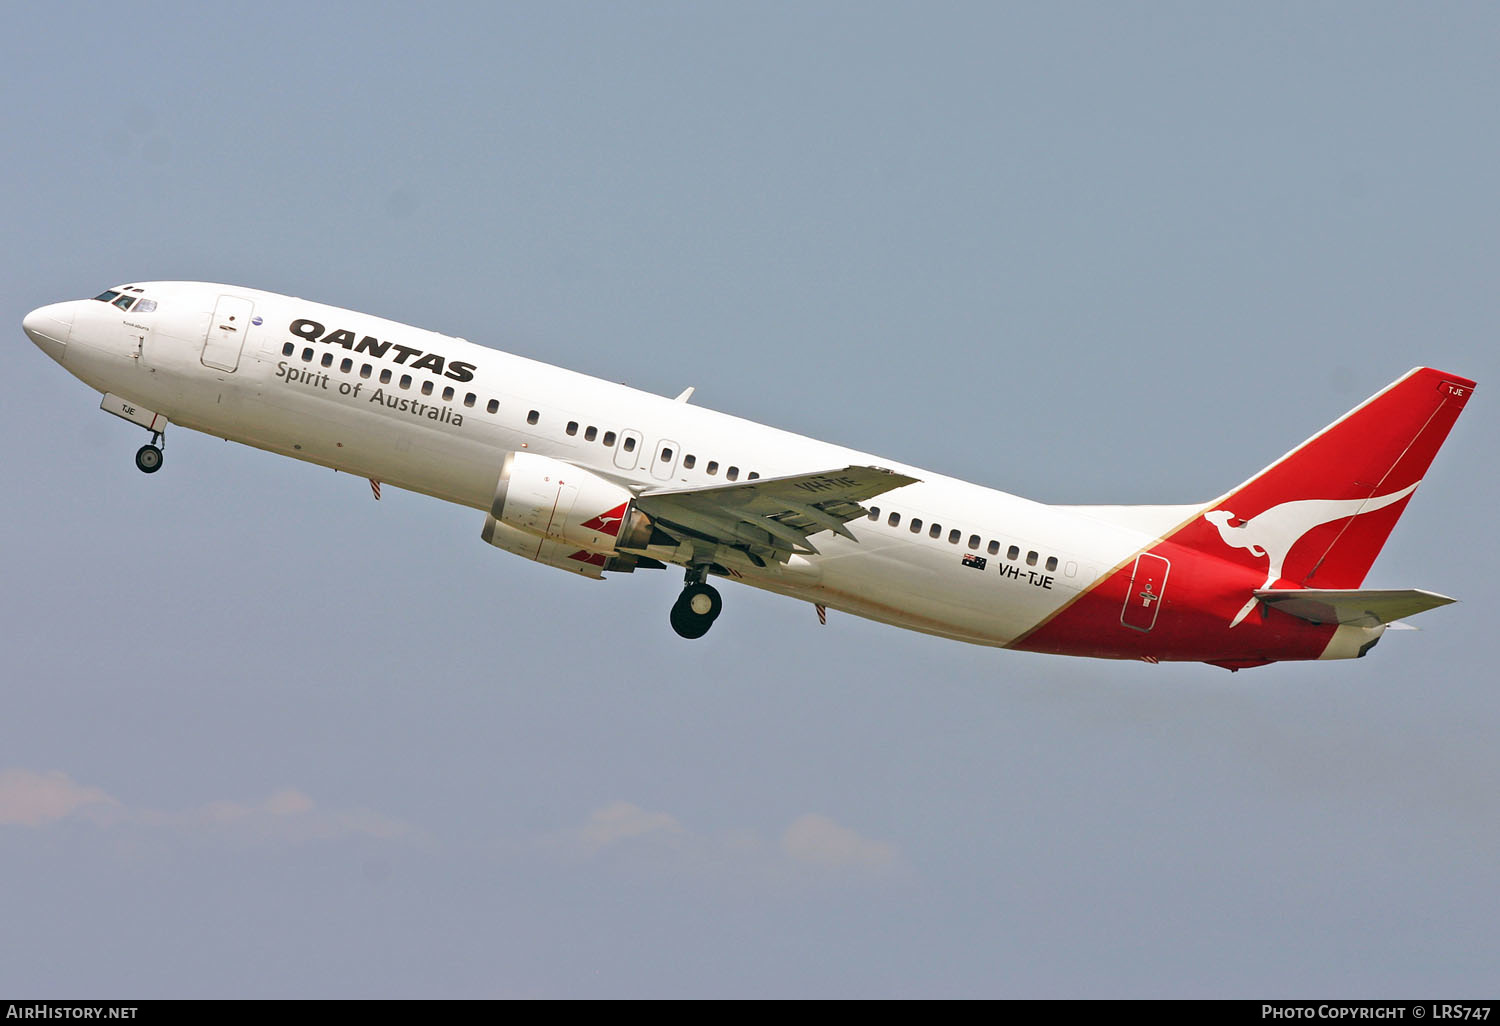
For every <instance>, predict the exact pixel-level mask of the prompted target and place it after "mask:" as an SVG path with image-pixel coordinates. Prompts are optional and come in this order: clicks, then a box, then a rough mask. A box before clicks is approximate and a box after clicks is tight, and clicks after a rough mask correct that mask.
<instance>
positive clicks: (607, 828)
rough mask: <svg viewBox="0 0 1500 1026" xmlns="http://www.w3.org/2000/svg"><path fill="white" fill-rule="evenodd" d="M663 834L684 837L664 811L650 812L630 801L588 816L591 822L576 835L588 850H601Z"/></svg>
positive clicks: (677, 825) (675, 821)
mask: <svg viewBox="0 0 1500 1026" xmlns="http://www.w3.org/2000/svg"><path fill="white" fill-rule="evenodd" d="M663 832H664V833H668V834H681V833H682V825H681V824H680V823H678V822H677V820H676V818H675V817H673V816H670V815H668V814H667V813H665V812H648V811H646V810H645V809H643V808H641V807H640V806H639V805H632V804H631V803H630V802H615V803H614V804H613V805H607V806H605V807H604V808H602V809H598V810H596V811H595V812H594V813H593V815H591V816H589V821H588V822H587V823H586V824H584V825H583V827H581V828H580V829H579V830H578V832H577V836H578V839H579V840H580V841H582V842H583V843H584V844H585V845H586V846H587V847H589V848H593V849H599V848H607V847H609V846H610V845H612V844H618V843H619V842H621V841H625V840H630V839H632V838H636V837H643V836H645V835H647V834H657V833H663Z"/></svg>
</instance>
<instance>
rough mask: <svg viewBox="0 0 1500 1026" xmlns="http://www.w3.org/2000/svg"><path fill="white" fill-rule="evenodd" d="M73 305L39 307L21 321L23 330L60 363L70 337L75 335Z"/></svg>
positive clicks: (43, 350)
mask: <svg viewBox="0 0 1500 1026" xmlns="http://www.w3.org/2000/svg"><path fill="white" fill-rule="evenodd" d="M73 310H74V306H73V304H72V303H53V304H52V305H51V306H39V307H37V308H36V309H35V310H33V311H31V313H29V314H27V315H26V316H25V317H24V318H22V320H21V330H22V331H24V332H26V337H27V338H29V339H31V341H33V342H35V343H36V344H37V347H38V348H39V349H41V351H42V352H44V353H46V354H47V355H48V356H50V357H52V359H54V360H56V361H57V362H58V363H62V359H63V353H64V352H65V351H66V350H67V347H68V336H69V335H71V334H72V333H73Z"/></svg>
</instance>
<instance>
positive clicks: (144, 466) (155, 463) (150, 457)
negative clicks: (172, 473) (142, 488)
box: [135, 431, 163, 474]
mask: <svg viewBox="0 0 1500 1026" xmlns="http://www.w3.org/2000/svg"><path fill="white" fill-rule="evenodd" d="M162 438H163V436H162V433H161V432H160V431H154V432H152V434H151V441H149V442H147V443H146V444H145V445H143V446H141V447H140V448H139V449H137V450H136V451H135V466H136V469H137V470H139V471H140V472H141V473H143V474H154V473H156V472H157V471H158V470H160V469H161V461H162V454H161V447H160V446H158V445H157V443H158V442H160V441H162Z"/></svg>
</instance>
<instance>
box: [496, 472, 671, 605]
mask: <svg viewBox="0 0 1500 1026" xmlns="http://www.w3.org/2000/svg"><path fill="white" fill-rule="evenodd" d="M633 499H634V496H633V495H631V493H630V491H629V490H628V489H625V488H623V487H621V486H620V485H617V484H615V483H614V482H613V481H607V480H605V479H604V478H602V477H600V476H599V475H597V474H592V473H590V472H589V471H587V470H583V469H580V468H579V467H575V466H573V465H572V464H570V463H564V462H562V461H561V460H555V459H552V458H551V457H550V456H541V455H538V454H537V453H530V452H512V453H508V454H507V455H506V457H505V463H504V464H503V465H502V466H501V468H500V480H499V482H498V483H497V484H496V486H495V498H494V500H493V501H492V502H491V503H490V515H489V516H488V517H486V518H485V524H484V532H483V537H484V540H485V541H487V542H489V543H490V544H491V545H494V546H497V547H498V548H502V549H505V550H506V551H507V552H514V553H516V554H517V555H519V556H525V557H526V558H527V559H534V560H536V561H537V562H540V563H546V564H547V565H549V566H555V567H558V568H559V569H563V570H572V571H574V572H575V573H580V574H584V575H585V576H588V577H594V578H598V577H600V576H601V575H602V572H603V571H605V570H614V571H620V572H624V573H629V572H630V571H632V570H634V569H635V568H636V565H637V560H636V558H635V557H633V556H629V555H624V554H622V553H620V551H619V550H620V549H621V548H622V547H624V548H644V547H645V546H646V545H647V543H648V542H649V541H650V540H651V535H652V528H651V518H650V517H648V516H646V514H644V513H642V512H641V511H640V510H638V509H636V508H635V504H634V502H633V501H632V500H633Z"/></svg>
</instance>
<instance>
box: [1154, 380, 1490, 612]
mask: <svg viewBox="0 0 1500 1026" xmlns="http://www.w3.org/2000/svg"><path fill="white" fill-rule="evenodd" d="M1473 390H1474V382H1472V381H1470V380H1469V379H1468V378H1462V377H1459V376H1458V375H1456V374H1445V373H1443V372H1442V371H1437V370H1432V369H1431V368H1427V367H1418V368H1416V369H1415V370H1412V371H1410V372H1408V373H1407V374H1406V375H1405V376H1404V377H1402V378H1400V379H1399V380H1397V381H1395V382H1393V383H1392V384H1391V385H1389V386H1387V387H1386V388H1385V389H1384V390H1383V391H1381V392H1379V393H1377V394H1376V395H1374V396H1372V397H1371V398H1369V399H1367V400H1366V401H1365V402H1364V403H1362V404H1360V405H1359V406H1357V407H1355V408H1354V409H1353V410H1350V411H1349V412H1348V413H1346V414H1344V416H1342V417H1340V418H1339V419H1338V420H1336V421H1334V422H1333V423H1332V424H1330V425H1329V426H1328V427H1326V428H1324V429H1323V430H1322V431H1320V432H1319V433H1318V434H1316V435H1314V436H1313V437H1312V438H1310V439H1308V440H1307V441H1305V442H1303V443H1302V444H1301V445H1299V446H1298V447H1297V448H1295V449H1293V450H1292V451H1291V452H1289V453H1287V454H1286V455H1285V456H1283V457H1282V458H1281V459H1279V460H1277V461H1276V462H1275V463H1273V464H1271V465H1270V466H1269V467H1267V468H1266V469H1265V470H1262V471H1261V472H1260V473H1259V474H1257V475H1255V476H1254V477H1252V478H1251V479H1250V480H1248V481H1246V482H1245V483H1244V484H1242V485H1240V486H1239V487H1238V488H1235V489H1234V490H1233V491H1231V492H1229V493H1228V494H1227V495H1225V496H1224V497H1223V498H1221V499H1219V500H1217V501H1216V502H1214V503H1212V504H1211V505H1210V506H1209V507H1208V508H1207V511H1206V512H1205V513H1204V515H1203V516H1202V517H1201V518H1198V519H1196V520H1194V521H1193V522H1192V523H1190V524H1189V525H1188V526H1186V527H1185V528H1183V530H1182V531H1181V532H1179V533H1178V535H1177V536H1176V537H1175V538H1174V541H1177V542H1179V543H1182V544H1185V545H1189V546H1192V547H1194V548H1198V549H1200V550H1202V551H1204V552H1210V553H1214V554H1215V555H1220V556H1224V557H1226V558H1229V559H1232V560H1236V561H1243V562H1245V564H1246V565H1247V566H1255V567H1257V568H1263V569H1266V570H1267V571H1268V576H1267V579H1266V581H1267V583H1266V586H1267V587H1271V586H1273V585H1275V583H1276V582H1277V581H1278V580H1282V581H1286V582H1288V583H1289V584H1292V585H1297V586H1301V587H1318V588H1356V587H1358V586H1359V585H1360V584H1361V583H1362V582H1363V581H1364V579H1365V574H1366V573H1367V572H1368V571H1369V569H1370V565H1371V564H1372V563H1374V562H1375V557H1376V556H1377V555H1379V554H1380V549H1381V547H1382V546H1383V545H1384V544H1385V540H1386V538H1387V537H1388V536H1389V535H1390V533H1391V529H1392V528H1393V527H1395V526H1396V520H1397V518H1399V517H1400V516H1401V512H1402V510H1404V509H1405V508H1406V503H1407V500H1408V499H1409V498H1410V496H1411V494H1412V492H1413V491H1415V490H1416V487H1417V485H1418V484H1420V483H1421V480H1422V477H1423V475H1425V474H1426V473H1427V467H1428V466H1429V465H1430V464H1431V463H1432V458H1433V457H1434V456H1435V455H1437V451H1438V447H1439V446H1441V445H1442V444H1443V440H1444V439H1445V438H1447V437H1448V431H1449V429H1450V428H1452V427H1453V422H1454V421H1455V420H1457V419H1458V415H1459V414H1460V413H1461V412H1462V411H1463V408H1464V404H1465V403H1466V402H1468V399H1469V396H1470V394H1471V393H1472V392H1473ZM1235 550H1240V551H1235ZM1268 560H1269V566H1268V565H1267V561H1268Z"/></svg>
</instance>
